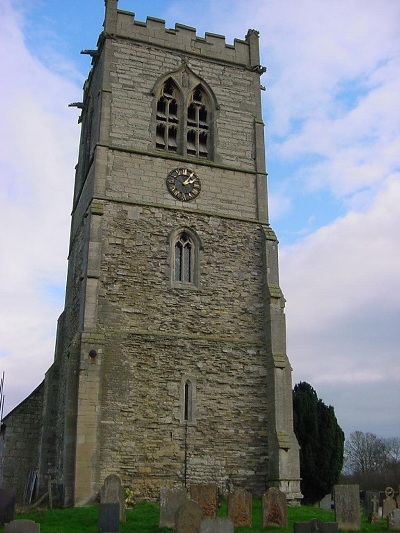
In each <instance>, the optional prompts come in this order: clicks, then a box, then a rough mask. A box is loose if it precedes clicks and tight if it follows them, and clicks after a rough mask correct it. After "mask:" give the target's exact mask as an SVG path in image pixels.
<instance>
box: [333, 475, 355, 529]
mask: <svg viewBox="0 0 400 533" xmlns="http://www.w3.org/2000/svg"><path fill="white" fill-rule="evenodd" d="M335 520H336V522H337V523H338V528H339V529H344V530H347V531H359V530H360V528H361V509H360V490H359V487H358V485H335Z"/></svg>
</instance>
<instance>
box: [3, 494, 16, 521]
mask: <svg viewBox="0 0 400 533" xmlns="http://www.w3.org/2000/svg"><path fill="white" fill-rule="evenodd" d="M14 509H15V491H14V490H8V489H0V526H4V524H5V523H6V522H11V521H12V520H14Z"/></svg>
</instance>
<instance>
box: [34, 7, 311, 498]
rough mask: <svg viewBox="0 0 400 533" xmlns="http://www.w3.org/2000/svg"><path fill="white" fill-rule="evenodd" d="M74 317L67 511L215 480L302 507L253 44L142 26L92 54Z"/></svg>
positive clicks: (61, 386) (59, 454)
mask: <svg viewBox="0 0 400 533" xmlns="http://www.w3.org/2000/svg"><path fill="white" fill-rule="evenodd" d="M86 53H88V54H90V55H91V57H92V69H91V72H90V74H89V77H88V79H87V81H86V82H85V85H84V94H83V102H81V103H78V104H75V105H78V107H80V108H81V109H82V113H81V118H80V120H81V123H82V134H81V142H80V151H79V160H78V164H77V167H76V181H75V193H74V202H73V211H72V224H71V238H70V251H69V270H68V280H67V290H66V301H65V310H64V312H63V314H62V315H61V317H60V320H59V324H58V334H57V344H56V355H55V361H54V364H53V365H52V367H51V368H50V369H49V371H48V373H47V375H46V380H45V386H44V396H43V398H44V399H43V413H44V418H43V424H42V428H43V429H42V434H41V437H40V446H39V449H40V454H39V479H40V480H41V483H42V485H43V486H45V482H44V480H45V479H46V476H52V477H53V478H56V479H57V480H58V482H59V484H60V486H63V488H64V495H63V499H64V503H65V504H74V505H83V504H86V503H89V502H91V501H94V500H95V498H96V495H97V494H98V492H99V489H100V487H101V484H102V483H103V481H104V478H105V477H106V476H107V475H108V474H111V473H117V474H119V475H120V476H121V477H122V479H123V483H124V485H125V486H129V487H130V488H131V489H133V491H134V492H135V493H136V494H137V495H140V496H141V497H150V498H156V497H157V496H158V494H159V489H160V488H161V487H174V486H176V487H181V486H184V485H187V486H189V485H190V484H191V483H195V482H215V483H217V484H218V487H219V489H220V491H221V492H226V491H227V490H228V487H229V486H231V485H232V484H233V485H234V486H242V487H245V488H247V489H248V490H251V491H252V493H253V494H254V495H260V494H261V493H262V492H263V491H264V490H265V489H266V488H267V487H269V486H275V487H278V488H280V489H281V490H283V491H284V492H286V494H287V498H288V500H291V501H293V502H298V501H299V499H300V498H301V494H300V480H299V455H298V444H297V441H296V438H295V435H294V433H293V420H292V383H291V367H290V364H289V361H288V358H287V355H286V345H285V317H284V298H283V295H282V292H281V289H280V287H279V279H278V255H277V254H278V252H277V244H278V243H277V239H276V236H275V234H274V232H273V231H272V229H271V228H270V226H269V223H268V210H267V190H266V168H265V156H264V136H263V122H262V117H261V98H260V94H261V93H260V74H261V73H262V72H263V70H264V69H263V68H262V67H261V66H260V60H259V49H258V33H257V32H256V31H254V30H250V31H249V32H248V34H247V36H246V38H245V39H244V40H235V42H234V44H233V45H230V44H226V43H225V39H224V37H222V36H220V35H215V34H209V33H207V34H206V35H205V37H204V38H203V37H198V36H197V35H196V30H195V29H194V28H191V27H187V26H183V25H180V24H177V25H176V26H175V28H174V29H167V28H166V27H165V24H164V22H163V21H162V20H158V19H154V18H148V19H147V21H146V23H143V22H139V21H136V20H135V18H134V14H133V13H128V12H126V11H119V10H118V9H117V0H106V16H105V23H104V31H103V33H102V34H101V35H100V37H99V41H98V47H97V49H96V50H87V51H86Z"/></svg>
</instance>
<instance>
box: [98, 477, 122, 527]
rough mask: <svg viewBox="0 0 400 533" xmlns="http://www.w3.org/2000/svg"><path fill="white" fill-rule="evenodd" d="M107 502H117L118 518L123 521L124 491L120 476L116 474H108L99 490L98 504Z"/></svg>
mask: <svg viewBox="0 0 400 533" xmlns="http://www.w3.org/2000/svg"><path fill="white" fill-rule="evenodd" d="M108 503H118V504H119V519H120V521H121V522H125V520H126V517H125V511H126V506H125V491H124V487H123V486H122V482H121V478H120V476H118V475H117V474H110V475H108V476H107V477H106V478H105V480H104V484H103V486H102V487H101V490H100V504H108Z"/></svg>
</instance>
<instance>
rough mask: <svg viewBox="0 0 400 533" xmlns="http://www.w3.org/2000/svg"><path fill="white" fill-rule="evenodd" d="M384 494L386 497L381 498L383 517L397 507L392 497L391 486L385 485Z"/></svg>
mask: <svg viewBox="0 0 400 533" xmlns="http://www.w3.org/2000/svg"><path fill="white" fill-rule="evenodd" d="M385 496H386V498H385V499H384V500H383V505H382V516H383V518H387V517H388V516H389V515H390V513H391V512H392V511H393V510H394V509H396V507H397V504H396V500H395V499H394V490H393V489H392V487H386V490H385Z"/></svg>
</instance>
